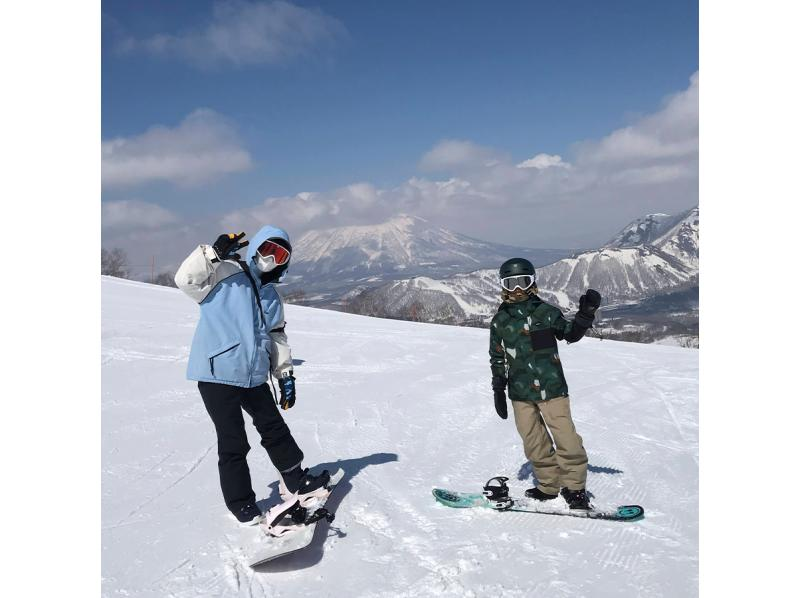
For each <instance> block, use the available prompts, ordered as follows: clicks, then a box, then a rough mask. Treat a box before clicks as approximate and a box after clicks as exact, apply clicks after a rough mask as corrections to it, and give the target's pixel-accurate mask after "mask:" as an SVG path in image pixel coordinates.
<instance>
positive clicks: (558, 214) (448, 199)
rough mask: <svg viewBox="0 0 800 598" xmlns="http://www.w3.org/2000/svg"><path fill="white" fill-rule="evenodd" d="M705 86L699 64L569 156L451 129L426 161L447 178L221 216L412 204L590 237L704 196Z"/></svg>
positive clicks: (541, 234)
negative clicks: (454, 135) (517, 158)
mask: <svg viewBox="0 0 800 598" xmlns="http://www.w3.org/2000/svg"><path fill="white" fill-rule="evenodd" d="M698 92H699V77H698V75H697V74H696V73H695V74H694V75H693V76H692V77H691V79H690V82H689V86H688V87H687V88H686V89H685V90H683V91H681V92H680V93H677V94H675V95H673V96H671V97H669V98H667V99H666V100H665V101H664V103H663V106H662V107H661V109H660V110H658V111H657V112H656V113H654V114H651V115H648V116H645V117H643V118H640V119H639V120H637V121H636V122H634V123H632V124H630V125H629V126H626V127H624V128H621V129H618V130H615V131H613V132H611V133H610V134H609V135H607V136H605V137H603V138H602V139H599V140H593V141H584V142H579V143H577V144H575V146H574V148H573V152H572V153H573V154H574V157H573V159H572V160H571V161H569V162H568V161H566V160H564V159H563V158H562V157H561V156H559V155H551V154H546V153H538V154H536V155H534V156H532V157H531V158H529V159H526V160H524V161H522V162H519V163H515V162H514V161H513V160H511V158H510V156H509V155H508V154H506V153H504V152H502V151H498V150H496V149H493V148H488V147H483V146H480V145H478V144H476V143H474V142H471V141H468V140H454V139H447V140H443V141H441V142H440V143H438V144H436V145H435V146H434V147H433V148H431V149H430V150H429V151H428V152H426V153H425V154H424V155H423V156H422V158H421V160H420V169H421V170H425V171H433V172H436V173H442V174H444V175H445V176H446V177H447V178H445V179H444V180H430V179H427V178H416V177H415V178H411V179H409V180H407V181H406V182H404V183H403V184H401V185H399V186H398V187H395V188H391V189H380V188H376V187H375V186H373V185H371V184H370V183H366V182H362V183H356V184H353V185H348V186H346V187H343V188H340V189H336V190H332V191H324V192H304V193H298V194H296V195H292V196H282V197H268V198H266V199H265V200H264V201H263V202H262V203H261V204H260V205H258V206H255V207H252V208H246V209H239V210H236V211H234V212H231V213H229V214H227V215H225V216H224V217H223V218H222V220H221V225H222V226H223V228H225V227H227V228H231V229H233V228H236V229H237V230H238V229H239V228H243V229H246V228H247V227H250V228H252V227H253V226H254V224H253V223H254V222H255V223H263V222H281V223H284V224H285V225H286V226H287V227H289V228H291V229H292V230H293V231H296V234H297V233H300V232H303V231H305V230H308V229H313V228H327V227H333V226H342V225H350V224H369V223H375V222H380V221H383V220H385V219H388V218H390V217H391V216H393V215H395V214H397V213H401V212H405V213H411V214H415V215H418V216H421V217H423V218H427V219H429V220H431V221H434V222H436V223H438V224H441V225H443V226H447V227H449V228H452V229H454V230H457V231H461V232H465V233H467V234H471V235H473V236H478V237H482V238H487V239H490V240H494V241H506V242H510V243H515V244H524V245H528V246H538V247H544V246H551V247H581V246H583V247H586V246H588V245H590V244H591V243H593V242H598V243H599V242H603V241H605V238H604V236H603V235H606V234H608V235H609V236H610V234H612V233H613V232H614V231H615V228H616V227H621V226H622V225H624V224H625V222H626V221H627V220H631V219H633V218H635V217H638V216H641V215H643V214H645V213H648V212H650V211H664V210H672V211H673V212H677V211H678V210H682V209H686V208H688V207H691V206H692V205H695V204H696V203H697V179H698Z"/></svg>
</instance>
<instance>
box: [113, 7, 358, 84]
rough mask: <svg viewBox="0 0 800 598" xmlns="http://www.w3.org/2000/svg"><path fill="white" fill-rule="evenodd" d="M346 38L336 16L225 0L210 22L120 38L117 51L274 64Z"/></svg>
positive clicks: (200, 62)
mask: <svg viewBox="0 0 800 598" xmlns="http://www.w3.org/2000/svg"><path fill="white" fill-rule="evenodd" d="M346 37H347V30H346V29H345V27H344V25H343V24H342V23H341V22H340V21H338V20H337V19H335V18H333V17H331V16H329V15H326V14H325V13H323V12H322V11H320V10H317V9H313V8H303V7H301V6H297V5H295V4H291V3H289V2H283V1H280V0H279V1H277V2H246V1H244V0H228V1H224V2H216V3H215V4H214V8H213V12H212V17H211V20H210V22H208V23H207V24H205V25H204V26H202V27H199V28H196V29H193V30H189V31H185V32H183V33H177V34H173V33H161V34H158V35H154V36H151V37H148V38H144V39H136V38H132V37H127V38H124V39H123V40H122V41H121V42H120V44H119V50H120V51H122V52H128V53H137V52H141V53H145V54H149V55H151V56H156V57H164V58H174V59H178V60H182V61H185V62H187V63H189V64H191V65H193V66H195V67H200V68H215V67H222V66H226V65H233V66H236V67H244V66H258V65H277V64H283V63H286V62H289V61H291V60H293V59H295V58H297V57H300V56H304V55H309V54H312V53H313V52H314V51H317V50H322V49H325V48H330V47H332V46H334V45H335V44H336V43H337V42H338V41H340V40H342V39H344V38H346Z"/></svg>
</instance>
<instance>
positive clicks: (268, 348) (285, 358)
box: [175, 226, 292, 388]
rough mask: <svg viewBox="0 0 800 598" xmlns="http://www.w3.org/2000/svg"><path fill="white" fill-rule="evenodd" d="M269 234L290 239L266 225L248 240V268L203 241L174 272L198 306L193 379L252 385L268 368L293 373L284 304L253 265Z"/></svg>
mask: <svg viewBox="0 0 800 598" xmlns="http://www.w3.org/2000/svg"><path fill="white" fill-rule="evenodd" d="M270 238H281V239H285V240H286V241H289V235H288V234H287V233H286V232H285V231H284V230H282V229H280V228H276V227H274V226H265V227H263V228H262V229H261V230H259V231H258V233H256V234H255V235H254V236H253V238H252V239H250V244H249V246H248V248H247V257H246V260H245V264H246V268H247V270H245V269H244V268H242V266H241V265H240V264H239V263H238V262H236V261H235V260H225V261H219V260H218V259H217V255H216V253H215V252H214V250H213V249H212V248H211V246H209V245H200V246H199V247H198V248H197V249H195V250H194V251H193V252H192V253H191V254H190V255H189V257H187V258H186V259H185V260H184V262H183V264H181V267H180V268H179V269H178V272H177V274H175V283H176V284H177V285H178V288H179V289H181V290H182V291H183V292H184V293H186V294H187V295H189V296H190V297H191V298H192V299H194V300H195V301H197V302H198V303H199V304H200V321H199V322H198V323H197V329H196V330H195V333H194V340H193V341H192V349H191V353H190V354H189V365H188V368H187V371H186V377H187V378H188V379H189V380H197V381H202V382H217V383H222V384H230V385H233V386H242V387H245V388H252V387H254V386H260V385H261V384H264V382H265V381H266V379H267V376H268V375H269V372H270V367H271V369H272V372H273V373H274V374H275V375H276V376H277V377H280V376H281V374H283V373H284V372H291V370H292V358H291V350H290V349H289V345H288V342H287V340H286V334H285V333H284V330H283V328H284V325H285V321H284V317H283V302H282V300H281V297H280V295H278V292H277V291H276V289H275V286H274V284H273V283H269V284H261V280H260V275H261V272H260V270H259V269H258V268H257V267H256V265H255V254H256V249H257V248H258V247H259V245H261V244H262V243H263V242H264V241H265V240H267V239H270ZM248 271H249V273H252V277H251V276H248ZM259 297H260V300H261V301H260V304H259Z"/></svg>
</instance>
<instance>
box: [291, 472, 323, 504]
mask: <svg viewBox="0 0 800 598" xmlns="http://www.w3.org/2000/svg"><path fill="white" fill-rule="evenodd" d="M281 481H282V482H283V483H282V484H280V485H279V491H280V494H281V498H283V500H284V501H286V500H289V498H290V497H292V496H294V497H295V498H297V499H299V500H300V505H301V506H305V503H306V502H307V501H309V500H310V499H311V498H323V497H325V496H327V495H328V482H330V481H331V474H330V473H328V470H327V469H325V470H323V471H322V473H321V474H319V475H312V474H311V473H309V471H308V469H307V468H306V469H302V468H300V467H295V468H294V469H291V470H289V471H284V472H283V473H281Z"/></svg>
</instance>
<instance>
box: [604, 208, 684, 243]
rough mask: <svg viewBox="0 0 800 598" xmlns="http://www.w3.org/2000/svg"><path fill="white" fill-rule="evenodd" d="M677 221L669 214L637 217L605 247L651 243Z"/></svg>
mask: <svg viewBox="0 0 800 598" xmlns="http://www.w3.org/2000/svg"><path fill="white" fill-rule="evenodd" d="M674 222H675V217H674V216H669V215H668V214H648V215H647V216H645V217H644V218H637V219H636V220H634V221H633V222H631V223H630V224H629V225H628V226H626V227H625V228H623V229H622V230H621V231H619V232H618V233H617V234H616V235H614V238H613V239H611V240H610V241H609V242H608V243H606V244H605V245H604V247H635V246H637V245H649V244H652V242H653V241H655V240H656V239H658V237H660V236H661V235H662V234H663V233H664V232H665V231H666V230H667V229H668V228H669V227H670V226H672V224H674Z"/></svg>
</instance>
